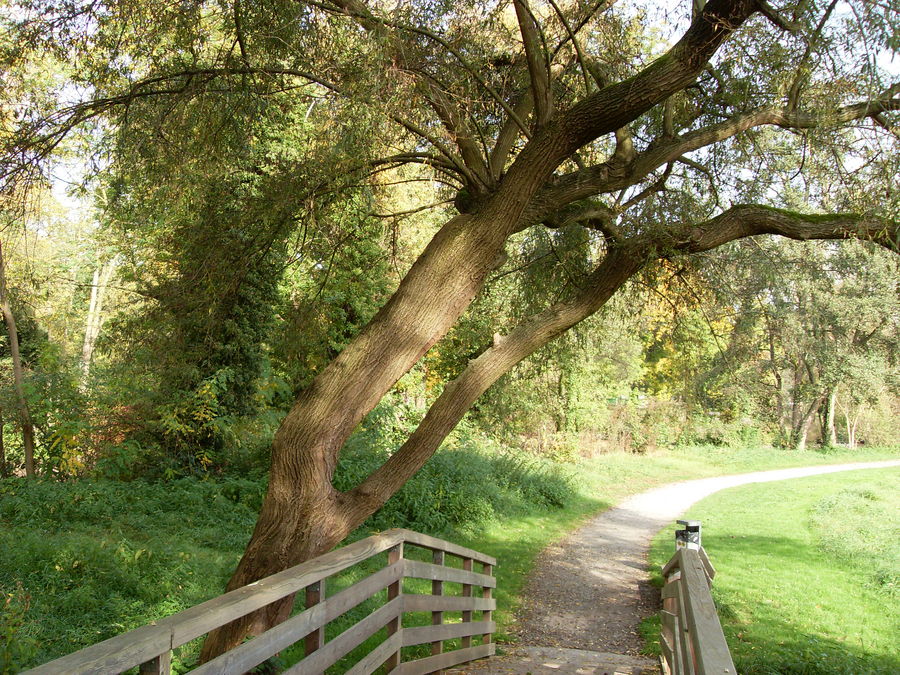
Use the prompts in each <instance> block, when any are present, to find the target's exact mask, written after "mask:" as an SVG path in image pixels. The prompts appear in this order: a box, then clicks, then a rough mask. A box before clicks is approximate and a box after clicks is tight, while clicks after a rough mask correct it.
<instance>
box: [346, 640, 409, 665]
mask: <svg viewBox="0 0 900 675" xmlns="http://www.w3.org/2000/svg"><path fill="white" fill-rule="evenodd" d="M402 646H403V645H402V644H401V635H400V633H394V634H393V635H391V636H390V637H389V638H388V639H387V640H385V641H384V642H382V643H381V644H380V645H378V646H377V647H375V649H373V650H372V651H370V652H369V653H368V654H366V655H365V656H364V657H362V658H361V659H360V660H359V661H357V662H356V664H355V665H354V666H353V667H352V668H351V669H350V670H348V671H347V672H346V673H345V675H371V674H372V673H374V672H375V671H376V670H378V669H379V668H380V667H381V665H382V664H383V663H384V662H385V661H386V660H387V659H388V658H389V657H390V656H391V655H392V654H395V653H399V651H400V648H401V647H402Z"/></svg>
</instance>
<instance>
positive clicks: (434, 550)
mask: <svg viewBox="0 0 900 675" xmlns="http://www.w3.org/2000/svg"><path fill="white" fill-rule="evenodd" d="M405 546H412V547H416V548H419V549H425V551H427V552H428V553H430V554H431V562H424V561H418V560H414V559H410V558H408V557H406V555H405V554H404V547H405ZM385 552H386V553H387V556H386V563H385V564H384V566H382V567H381V568H380V569H378V570H377V571H375V572H373V573H371V574H368V575H367V576H365V577H364V578H362V579H360V580H359V581H356V582H355V583H353V584H352V585H350V586H348V587H347V588H344V589H342V590H340V591H339V592H337V593H335V594H334V595H331V596H328V595H327V594H326V589H327V580H328V579H329V578H330V577H333V576H335V575H337V574H339V573H340V572H343V571H344V570H347V569H349V568H351V567H353V566H355V565H358V564H360V563H362V562H364V561H367V560H370V559H371V558H374V557H375V556H378V555H380V554H383V553H385ZM448 556H450V557H451V558H456V559H458V562H457V565H458V567H452V566H448V565H446V564H445V563H446V562H448V559H447V557H448ZM419 557H421V556H419ZM476 564H478V565H480V566H481V572H480V573H479V572H475V571H474V570H473V567H474V566H475V565H476ZM494 565H496V560H495V559H494V558H492V557H490V556H486V555H484V554H481V553H479V552H477V551H473V550H470V549H467V548H464V547H462V546H457V545H456V544H452V543H450V542H447V541H443V540H441V539H436V538H434V537H429V536H427V535H423V534H419V533H417V532H412V531H410V530H403V529H395V530H389V531H387V532H383V533H381V534H378V535H375V536H372V537H368V538H366V539H363V540H360V541H357V542H354V543H352V544H349V545H348V546H345V547H343V548H340V549H337V550H334V551H331V552H330V553H326V554H325V555H322V556H319V557H318V558H315V559H313V560H310V561H308V562H305V563H301V564H300V565H297V566H296V567H292V568H290V569H287V570H285V571H283V572H279V573H278V574H274V575H272V576H270V577H267V578H265V579H261V580H260V581H257V582H255V583H252V584H250V585H248V586H244V587H243V588H239V589H236V590H234V591H231V592H230V593H226V594H225V595H221V596H219V597H217V598H213V599H212V600H209V601H207V602H204V603H202V604H200V605H196V606H194V607H191V608H189V609H186V610H184V611H182V612H179V613H178V614H173V615H171V616H168V617H166V618H164V619H160V620H158V621H155V622H153V623H151V624H149V625H146V626H142V627H140V628H136V629H134V630H132V631H129V632H127V633H123V634H121V635H118V636H116V637H113V638H110V639H109V640H106V641H104V642H100V643H98V644H95V645H93V646H91V647H87V648H86V649H82V650H81V651H78V652H74V653H72V654H69V655H67V656H63V657H62V658H59V659H56V660H55V661H51V662H50V663H47V664H44V665H42V666H39V667H37V668H35V669H33V670H30V671H27V672H28V673H31V674H32V675H50V674H53V675H58V674H59V673H67V674H68V673H72V674H74V673H103V674H104V675H107V674H110V673H121V672H123V671H126V670H129V669H131V668H134V667H139V668H140V672H141V673H142V674H143V673H154V674H160V673H165V674H166V675H168V674H169V673H170V664H171V656H172V650H173V649H175V648H177V647H180V646H182V645H184V644H187V643H188V642H190V641H191V640H195V639H197V638H199V637H202V636H203V635H205V634H206V633H209V632H210V631H212V630H215V629H216V628H219V627H221V626H224V625H225V624H227V623H229V622H231V621H234V620H235V619H238V618H240V617H242V616H245V615H246V614H249V613H251V612H253V611H255V610H258V609H260V608H262V607H265V606H267V605H269V604H271V603H273V602H275V601H277V600H280V599H282V598H284V597H286V596H289V595H292V594H295V593H300V594H302V595H301V598H302V599H305V601H306V605H305V607H306V608H305V609H304V610H303V611H302V612H299V613H297V614H295V615H294V616H292V617H291V618H289V619H288V620H287V621H284V622H283V623H281V624H279V625H277V626H275V627H274V628H272V629H270V630H268V631H266V632H265V633H263V634H261V635H259V636H257V637H255V638H253V639H252V640H249V641H248V642H245V643H243V644H241V645H239V646H238V647H236V648H234V649H232V650H230V651H228V652H226V653H225V654H222V655H221V656H219V657H218V658H216V659H214V660H212V661H210V662H208V663H205V664H203V665H201V666H198V667H197V668H196V669H194V670H192V671H191V672H192V673H208V674H213V673H215V674H216V675H224V674H228V673H245V672H247V671H248V670H250V669H251V668H254V667H256V666H257V665H259V664H261V663H263V662H264V661H266V660H267V659H269V658H271V657H272V656H275V655H276V654H278V653H279V652H281V651H282V650H284V649H287V648H288V647H290V646H292V645H294V644H296V643H298V642H300V641H301V640H302V641H303V642H304V645H305V650H304V654H305V656H304V658H303V660H301V661H300V662H298V663H296V664H295V665H293V666H292V667H291V668H290V669H289V670H287V671H285V672H288V673H297V674H303V675H306V674H308V675H318V674H320V673H324V671H325V669H326V668H328V667H330V666H332V665H334V664H335V663H337V662H338V661H339V660H340V659H342V658H343V657H345V656H346V655H347V654H349V653H350V652H351V651H352V650H353V649H355V648H356V647H358V646H359V645H361V644H362V643H363V642H365V641H366V640H368V639H369V638H370V637H372V636H373V635H375V634H376V633H379V631H383V635H384V639H383V640H382V641H381V642H380V644H378V645H377V646H376V647H374V648H373V649H372V650H371V651H370V652H369V653H368V654H366V655H365V656H363V657H362V658H360V659H359V660H358V661H357V662H356V663H355V665H353V666H351V667H350V668H349V669H348V670H347V673H349V674H351V675H368V674H369V673H372V672H373V671H375V670H377V669H378V668H379V667H381V666H382V665H385V666H386V668H387V669H388V670H390V671H392V672H394V673H396V675H419V674H420V673H432V672H439V671H440V670H442V669H444V668H449V667H451V666H455V665H458V664H460V663H465V662H467V661H471V660H474V659H477V658H481V657H484V656H490V655H492V654H493V653H494V645H493V643H492V641H491V636H492V634H493V632H494V629H495V624H494V621H493V620H492V613H493V611H494V609H495V608H496V600H495V599H494V598H493V597H492V589H494V588H495V587H496V579H495V577H494V576H493V574H492V572H493V567H494ZM369 566H370V567H371V564H370V565H369ZM408 578H415V579H425V580H430V581H431V594H421V593H408V592H404V590H405V589H404V579H408ZM445 584H458V585H459V592H458V594H453V595H451V594H445V588H444V585H445ZM448 590H449V589H448ZM384 591H386V594H385V593H383V592H384ZM476 592H477V595H476ZM380 593H381V594H383V596H385V597H386V599H385V600H384V601H383V602H382V603H381V605H380V606H379V607H377V608H376V609H374V610H373V611H372V612H371V613H370V614H368V616H366V617H365V618H363V619H361V620H360V621H357V622H356V623H355V624H353V625H352V626H351V627H350V628H347V629H346V630H345V631H344V632H342V633H341V634H340V635H337V636H335V637H334V638H332V639H331V640H328V641H326V639H325V634H324V629H325V626H326V625H327V624H328V623H329V622H331V621H334V620H335V619H337V618H338V617H340V616H342V615H343V614H345V613H347V612H348V611H350V610H352V609H353V608H355V607H357V606H359V605H361V604H362V603H364V602H366V601H367V600H369V599H370V598H372V597H373V596H376V595H377V594H380ZM407 612H426V613H431V625H426V626H416V627H404V625H403V623H404V622H403V616H404V614H405V613H407ZM445 613H458V614H459V619H458V620H456V618H455V617H454V622H445ZM476 613H477V618H478V619H479V620H477V621H476V620H475V618H476ZM447 618H449V617H447ZM456 639H459V644H460V645H461V646H460V648H458V649H454V650H452V651H446V652H445V651H444V643H445V641H447V640H456ZM422 644H430V646H431V649H430V652H431V654H430V655H429V656H425V657H420V658H418V659H414V660H406V661H403V660H402V658H401V653H402V652H401V650H403V648H405V647H410V646H414V645H422Z"/></svg>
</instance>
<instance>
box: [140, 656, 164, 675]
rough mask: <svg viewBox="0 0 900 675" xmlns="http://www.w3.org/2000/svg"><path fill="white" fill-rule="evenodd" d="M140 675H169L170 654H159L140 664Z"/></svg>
mask: <svg viewBox="0 0 900 675" xmlns="http://www.w3.org/2000/svg"><path fill="white" fill-rule="evenodd" d="M140 670H141V675H169V674H170V673H171V672H172V652H166V653H165V654H160V655H159V656H157V657H156V658H155V659H150V660H149V661H147V662H145V663H142V664H141V669H140Z"/></svg>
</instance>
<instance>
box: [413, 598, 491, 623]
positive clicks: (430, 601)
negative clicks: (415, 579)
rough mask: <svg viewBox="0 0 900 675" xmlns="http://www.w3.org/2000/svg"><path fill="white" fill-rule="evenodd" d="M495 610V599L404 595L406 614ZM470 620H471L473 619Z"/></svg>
mask: <svg viewBox="0 0 900 675" xmlns="http://www.w3.org/2000/svg"><path fill="white" fill-rule="evenodd" d="M493 609H497V601H496V600H495V599H493V598H473V597H466V596H462V597H460V596H453V595H442V596H440V597H435V596H433V595H418V594H404V595H403V611H404V612H432V611H436V610H441V611H442V612H466V611H469V612H472V611H475V612H481V611H484V610H488V611H489V610H493ZM469 618H470V620H471V617H469ZM463 621H465V617H463Z"/></svg>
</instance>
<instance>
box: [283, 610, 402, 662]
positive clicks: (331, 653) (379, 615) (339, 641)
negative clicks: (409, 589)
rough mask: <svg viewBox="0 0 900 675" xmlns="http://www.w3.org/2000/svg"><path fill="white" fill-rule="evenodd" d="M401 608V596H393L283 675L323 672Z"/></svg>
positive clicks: (372, 633)
mask: <svg viewBox="0 0 900 675" xmlns="http://www.w3.org/2000/svg"><path fill="white" fill-rule="evenodd" d="M401 609H402V605H401V598H394V599H393V600H391V601H390V602H388V603H387V604H384V605H382V606H381V607H379V608H378V609H376V610H375V611H374V612H372V613H371V614H369V616H367V617H366V618H365V619H363V620H362V621H359V622H357V623H356V624H354V625H353V626H351V627H350V628H348V629H347V630H345V631H344V632H343V633H341V634H340V635H338V636H337V637H336V638H334V639H333V640H331V641H330V642H326V643H325V646H324V647H322V648H321V649H318V650H316V651H314V652H313V653H312V654H310V655H309V656H307V657H306V658H305V659H303V660H302V661H300V662H299V663H297V664H295V665H293V666H292V667H291V668H289V669H287V670H285V671H284V672H285V675H287V674H288V673H290V674H291V675H310V674H313V673H322V672H324V671H325V669H326V668H328V667H330V666H333V665H334V664H335V663H336V662H337V661H338V660H339V659H341V658H342V657H344V656H346V655H347V654H348V653H350V651H352V650H353V649H355V648H356V647H358V646H359V645H361V644H362V643H363V642H365V641H366V640H368V639H369V638H370V637H371V636H372V635H374V634H375V633H377V632H378V631H379V630H381V629H382V628H384V626H385V625H387V622H388V621H390V620H391V619H394V618H396V617H397V616H399V615H400V610H401ZM401 634H402V633H401Z"/></svg>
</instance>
